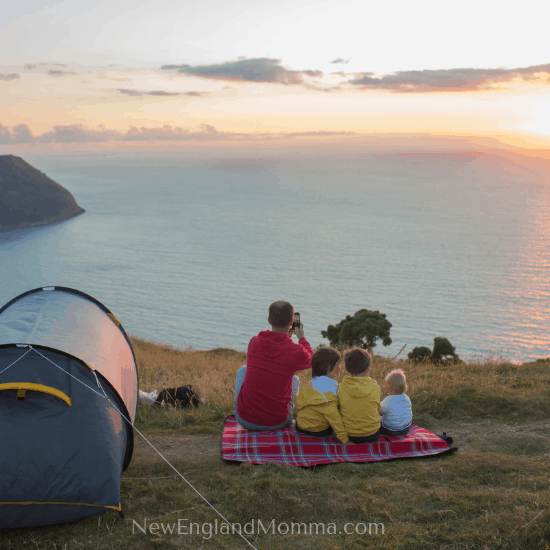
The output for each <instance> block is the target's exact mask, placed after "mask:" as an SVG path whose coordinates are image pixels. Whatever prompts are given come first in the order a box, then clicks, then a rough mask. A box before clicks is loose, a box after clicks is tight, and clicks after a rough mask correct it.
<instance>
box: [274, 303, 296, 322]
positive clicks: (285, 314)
mask: <svg viewBox="0 0 550 550" xmlns="http://www.w3.org/2000/svg"><path fill="white" fill-rule="evenodd" d="M293 311H294V308H293V307H292V305H291V304H289V303H288V302H283V301H282V300H279V301H278V302H273V303H272V304H271V305H270V306H269V322H270V323H271V324H272V325H273V326H274V327H275V328H285V327H288V325H290V322H291V321H292V313H293Z"/></svg>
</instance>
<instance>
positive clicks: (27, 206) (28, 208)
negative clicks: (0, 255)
mask: <svg viewBox="0 0 550 550" xmlns="http://www.w3.org/2000/svg"><path fill="white" fill-rule="evenodd" d="M84 212H85V210H84V209H83V208H81V207H80V206H79V205H78V204H77V203H76V201H75V199H74V197H73V196H72V195H71V193H69V191H67V189H65V188H64V187H63V186H61V185H59V184H58V183H56V182H55V181H53V180H52V179H50V178H49V177H48V176H46V175H45V174H43V173H42V172H40V170H37V169H36V168H34V167H33V166H31V165H30V164H29V163H27V162H26V161H24V160H23V159H22V158H20V157H16V156H14V155H0V231H9V230H11V229H24V228H27V227H39V226H43V225H49V224H52V223H58V222H62V221H65V220H68V219H70V218H74V217H75V216H78V215H79V214H83V213H84Z"/></svg>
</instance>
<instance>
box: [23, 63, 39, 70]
mask: <svg viewBox="0 0 550 550" xmlns="http://www.w3.org/2000/svg"><path fill="white" fill-rule="evenodd" d="M37 68H38V65H37V64H36V63H27V64H26V65H25V70H26V71H32V70H33V69H37Z"/></svg>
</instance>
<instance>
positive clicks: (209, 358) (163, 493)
mask: <svg viewBox="0 0 550 550" xmlns="http://www.w3.org/2000/svg"><path fill="white" fill-rule="evenodd" d="M133 341H134V348H135V352H136V357H137V359H138V363H139V375H140V385H141V389H144V390H152V389H155V388H162V387H167V386H179V385H183V384H192V385H193V387H194V388H195V389H196V391H197V392H198V393H199V395H200V396H201V397H203V398H204V399H205V403H204V405H203V406H202V407H201V408H200V409H198V410H193V411H174V410H169V409H168V410H166V409H160V408H149V407H140V408H139V409H138V414H137V417H136V426H137V427H138V429H140V430H141V431H142V432H143V433H144V434H145V435H146V436H147V437H148V438H150V439H151V440H152V441H154V442H155V444H156V445H157V446H159V447H160V448H161V449H162V452H163V454H165V455H166V456H167V457H168V458H169V459H170V460H171V461H172V463H173V464H174V466H176V468H178V470H179V471H180V472H181V473H182V474H183V475H184V476H185V477H186V478H187V479H188V480H189V481H190V482H191V483H192V484H193V485H194V486H195V487H196V488H197V490H199V491H200V492H201V493H202V494H203V495H204V496H205V497H206V498H207V499H208V500H209V502H211V503H212V504H213V505H214V506H215V507H216V508H217V509H218V510H219V511H220V512H221V513H222V514H224V515H225V516H226V517H227V518H228V519H229V520H230V521H232V522H237V523H240V524H241V525H242V526H243V528H244V525H245V524H249V527H248V530H249V529H250V522H251V521H252V520H254V521H255V522H256V528H255V529H256V534H253V535H250V536H248V535H247V538H248V539H249V540H250V541H251V542H252V543H253V544H254V546H255V547H257V548H258V549H288V550H290V549H311V548H315V549H327V550H328V549H333V550H339V549H342V550H343V549H364V548H376V549H378V548H379V549H388V550H390V549H391V550H394V549H401V548H402V549H407V550H409V549H433V550H440V549H456V550H458V549H478V548H479V549H493V548H495V549H496V548H498V549H515V550H520V549H521V550H531V549H540V550H548V549H549V548H550V512H549V505H550V421H549V419H550V361H549V360H546V361H537V362H533V363H526V364H523V365H512V364H509V363H496V362H495V363H492V362H487V363H483V364H481V363H465V364H459V365H456V366H446V367H437V366H434V365H432V364H430V363H425V364H420V365H415V364H411V363H409V362H408V361H397V362H392V361H390V360H387V359H382V358H378V357H375V358H374V360H373V365H372V367H371V376H372V377H373V378H375V379H376V380H377V381H378V382H379V383H380V382H381V381H382V380H383V378H384V376H385V374H386V373H387V372H388V371H389V370H391V369H392V368H396V367H400V368H403V369H404V370H405V372H406V374H407V377H408V384H409V391H408V394H409V396H410V397H411V400H412V403H413V416H414V421H415V422H416V423H418V424H421V425H422V426H424V427H426V428H428V429H431V430H432V431H434V432H435V433H439V434H441V433H442V432H443V431H445V432H447V434H448V435H451V436H452V437H453V438H454V445H455V446H457V447H458V448H459V451H458V452H456V453H454V454H452V455H449V456H441V457H433V458H422V459H414V460H398V461H390V462H379V463H370V464H336V465H328V466H322V467H317V468H313V469H301V468H295V467H289V466H286V467H284V466H278V465H273V464H271V465H263V466H253V465H249V464H243V465H234V464H229V463H225V462H224V461H222V460H221V458H220V435H221V429H222V425H223V420H224V418H225V416H226V415H227V414H230V413H231V412H232V411H233V383H234V377H235V373H236V371H237V369H238V368H239V366H240V365H242V364H244V363H245V355H244V354H243V353H239V352H235V351H232V350H212V351H194V350H186V351H180V350H176V349H173V348H170V347H167V346H162V345H158V344H155V343H152V342H145V341H142V340H137V339H134V340H133ZM300 377H301V379H302V382H303V383H306V382H307V380H308V378H309V375H308V374H304V373H301V374H300ZM139 439H140V437H139V436H138V435H137V434H136V451H135V453H134V458H133V460H132V464H131V465H130V467H129V468H128V470H127V471H126V472H125V473H124V475H123V477H122V494H121V499H122V508H123V511H124V513H125V515H126V519H125V520H122V519H120V518H119V517H118V515H117V514H116V513H112V512H107V513H105V514H102V515H100V516H97V517H93V518H90V519H88V520H83V521H79V522H75V523H71V524H65V525H59V526H52V527H44V528H35V529H18V530H5V531H1V530H0V548H2V549H4V548H10V549H20V548H40V549H52V550H53V549H56V550H57V549H67V550H69V549H73V548H74V549H77V548H94V549H119V548H128V549H132V550H133V549H136V550H142V549H143V550H145V549H156V548H163V549H164V548H168V549H172V548H173V549H176V548H214V549H218V548H227V549H237V548H239V549H242V548H249V546H247V544H246V542H245V541H244V540H243V539H242V538H240V537H239V536H238V535H236V534H222V533H221V532H220V520H219V517H218V516H217V515H216V514H215V512H214V511H213V510H212V509H211V508H210V507H209V506H208V505H207V504H206V503H205V502H204V501H202V500H201V499H200V497H199V496H198V495H197V494H196V493H195V492H194V491H193V490H192V489H191V488H190V487H189V486H188V485H187V484H186V483H185V482H184V481H182V480H181V479H180V478H178V477H177V476H176V474H175V473H174V471H173V470H171V469H170V467H169V466H168V465H166V463H164V462H163V461H162V459H160V458H159V457H158V456H156V455H155V454H154V453H153V452H152V451H148V452H146V450H147V445H146V444H144V443H142V442H141V441H137V440H139ZM216 519H218V534H217V535H216V534H215V532H214V529H215V522H216ZM178 520H179V521H180V525H181V526H182V529H183V532H182V533H181V534H177V528H178ZM258 520H260V521H262V525H263V527H265V529H264V530H267V533H264V532H263V530H262V531H260V532H259V534H258V524H257V521H258ZM272 521H274V523H273V524H272V523H271V522H272ZM312 522H313V523H317V524H321V523H322V524H324V528H325V530H326V532H325V534H324V535H323V534H315V531H313V532H312V534H304V533H303V527H301V528H300V529H302V531H301V532H300V534H296V530H295V534H292V533H291V532H290V531H289V532H288V533H286V534H285V533H284V531H285V530H286V528H287V527H285V526H288V528H289V529H291V528H292V527H291V524H292V523H294V524H295V526H296V525H297V524H298V523H301V524H306V526H309V524H310V523H312ZM151 523H153V524H158V530H156V529H155V527H154V526H153V530H152V531H150V530H149V527H150V526H151ZM190 523H194V524H198V525H197V526H195V527H194V528H193V529H194V531H193V533H194V534H184V533H185V532H188V531H189V526H190ZM136 524H137V525H139V526H141V528H143V527H144V525H145V526H146V527H147V532H146V533H145V534H144V533H143V532H142V530H141V529H140V528H139V527H137V526H136ZM161 524H162V526H161ZM209 524H212V531H213V532H211V533H210V532H209V529H210V527H208V526H209ZM269 525H273V526H275V532H273V529H272V528H271V527H269ZM331 525H334V526H335V530H336V532H335V533H332V532H331V529H332V528H331ZM170 526H172V528H175V531H174V533H172V534H170V533H169V532H167V533H165V534H163V532H162V529H163V528H164V529H165V530H169V529H170ZM197 529H199V530H200V533H199V534H197V533H196V531H197ZM296 529H298V528H297V527H296ZM317 529H320V528H317ZM344 529H346V530H347V531H348V532H350V531H351V532H350V534H346V533H345V532H344ZM369 529H370V531H371V533H370V534H369ZM376 529H377V530H378V533H376ZM281 531H282V532H281ZM363 531H364V532H363ZM382 531H383V532H382ZM25 542H26V544H25Z"/></svg>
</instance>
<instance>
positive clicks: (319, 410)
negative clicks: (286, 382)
mask: <svg viewBox="0 0 550 550" xmlns="http://www.w3.org/2000/svg"><path fill="white" fill-rule="evenodd" d="M339 362H340V353H338V352H337V351H336V350H335V349H332V348H319V349H318V350H317V351H316V352H315V353H314V354H313V356H312V358H311V374H312V376H313V380H312V381H311V382H310V383H309V384H308V385H307V386H306V387H305V388H304V389H302V390H300V393H299V394H298V395H297V396H296V409H297V410H298V416H297V418H296V431H298V432H300V433H303V434H306V435H312V436H315V437H326V436H329V435H332V434H333V430H334V432H336V437H338V439H339V440H340V442H341V443H342V444H343V445H345V444H347V443H348V435H347V433H346V430H345V428H344V423H343V422H342V418H341V416H340V413H339V411H338V382H336V380H335V379H336V378H338V375H339V374H340V365H338V363H339ZM337 365H338V366H337Z"/></svg>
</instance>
